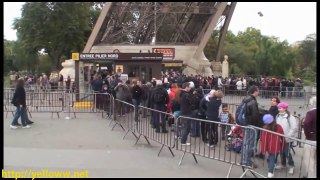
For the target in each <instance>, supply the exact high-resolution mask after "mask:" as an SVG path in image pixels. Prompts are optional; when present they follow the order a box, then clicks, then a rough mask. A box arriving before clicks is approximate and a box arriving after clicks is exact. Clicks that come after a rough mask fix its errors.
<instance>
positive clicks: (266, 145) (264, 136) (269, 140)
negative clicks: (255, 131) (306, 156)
mask: <svg viewBox="0 0 320 180" xmlns="http://www.w3.org/2000/svg"><path fill="white" fill-rule="evenodd" d="M263 122H264V126H263V128H264V129H266V130H269V131H273V132H276V133H279V134H284V132H283V129H282V127H281V126H280V125H279V124H277V123H276V121H275V120H274V118H273V116H272V115H271V114H266V115H264V116H263ZM260 140H261V154H265V153H266V152H267V153H268V155H269V158H268V159H269V162H268V169H269V171H268V177H269V178H272V177H273V176H274V174H273V171H274V167H275V159H276V155H277V154H278V153H280V151H281V150H282V149H283V146H284V145H285V142H284V141H285V139H284V137H282V136H279V135H276V134H273V133H271V132H268V131H262V133H261V138H260Z"/></svg>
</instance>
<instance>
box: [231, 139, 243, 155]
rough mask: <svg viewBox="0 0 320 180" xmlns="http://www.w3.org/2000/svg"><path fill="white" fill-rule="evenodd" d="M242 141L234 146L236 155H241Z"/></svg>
mask: <svg viewBox="0 0 320 180" xmlns="http://www.w3.org/2000/svg"><path fill="white" fill-rule="evenodd" d="M241 149H242V141H236V142H235V143H233V144H232V150H233V151H234V152H236V153H241Z"/></svg>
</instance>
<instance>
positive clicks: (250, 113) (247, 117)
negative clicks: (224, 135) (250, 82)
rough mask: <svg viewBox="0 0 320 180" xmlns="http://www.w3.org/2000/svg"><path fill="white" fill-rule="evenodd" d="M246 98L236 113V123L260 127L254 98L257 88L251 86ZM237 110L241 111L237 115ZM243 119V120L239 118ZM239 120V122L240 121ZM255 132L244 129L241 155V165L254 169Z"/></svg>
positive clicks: (257, 91)
mask: <svg viewBox="0 0 320 180" xmlns="http://www.w3.org/2000/svg"><path fill="white" fill-rule="evenodd" d="M248 94H249V95H248V96H247V97H245V98H244V99H243V100H242V103H241V104H240V106H239V108H238V109H237V112H236V117H235V118H236V123H237V124H238V125H241V126H249V125H250V126H255V127H262V125H261V124H262V121H261V119H260V114H259V108H258V103H257V99H256V97H258V96H259V89H258V87H257V86H251V87H250V88H249V90H248ZM239 109H240V110H241V111H240V112H241V113H239ZM241 117H244V118H241ZM240 120H241V121H240ZM256 139H257V131H256V130H254V129H249V128H244V137H243V147H242V154H241V164H242V165H244V166H250V167H254V168H256V167H257V165H255V164H253V160H252V157H253V155H254V150H255V149H256Z"/></svg>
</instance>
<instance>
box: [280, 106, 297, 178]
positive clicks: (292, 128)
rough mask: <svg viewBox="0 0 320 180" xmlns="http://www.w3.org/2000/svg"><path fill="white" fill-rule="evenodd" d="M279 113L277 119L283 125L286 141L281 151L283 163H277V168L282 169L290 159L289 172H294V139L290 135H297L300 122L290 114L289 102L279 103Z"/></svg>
mask: <svg viewBox="0 0 320 180" xmlns="http://www.w3.org/2000/svg"><path fill="white" fill-rule="evenodd" d="M277 106H278V110H279V113H278V115H277V118H276V121H277V123H278V124H280V126H281V127H282V129H283V131H284V135H285V136H286V139H285V140H286V143H285V146H284V148H283V150H282V151H281V153H280V156H281V165H277V166H276V167H275V169H282V168H285V167H286V162H287V159H288V164H289V170H288V173H289V174H293V171H294V161H293V158H292V154H291V152H290V149H291V148H292V144H293V140H292V139H290V138H288V137H296V133H297V132H298V123H297V120H296V118H295V117H294V116H293V115H290V112H289V111H288V103H286V102H281V103H279V104H278V105H277Z"/></svg>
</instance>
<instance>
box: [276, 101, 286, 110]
mask: <svg viewBox="0 0 320 180" xmlns="http://www.w3.org/2000/svg"><path fill="white" fill-rule="evenodd" d="M277 107H278V108H282V109H288V103H285V102H281V103H279V104H278V105H277Z"/></svg>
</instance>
